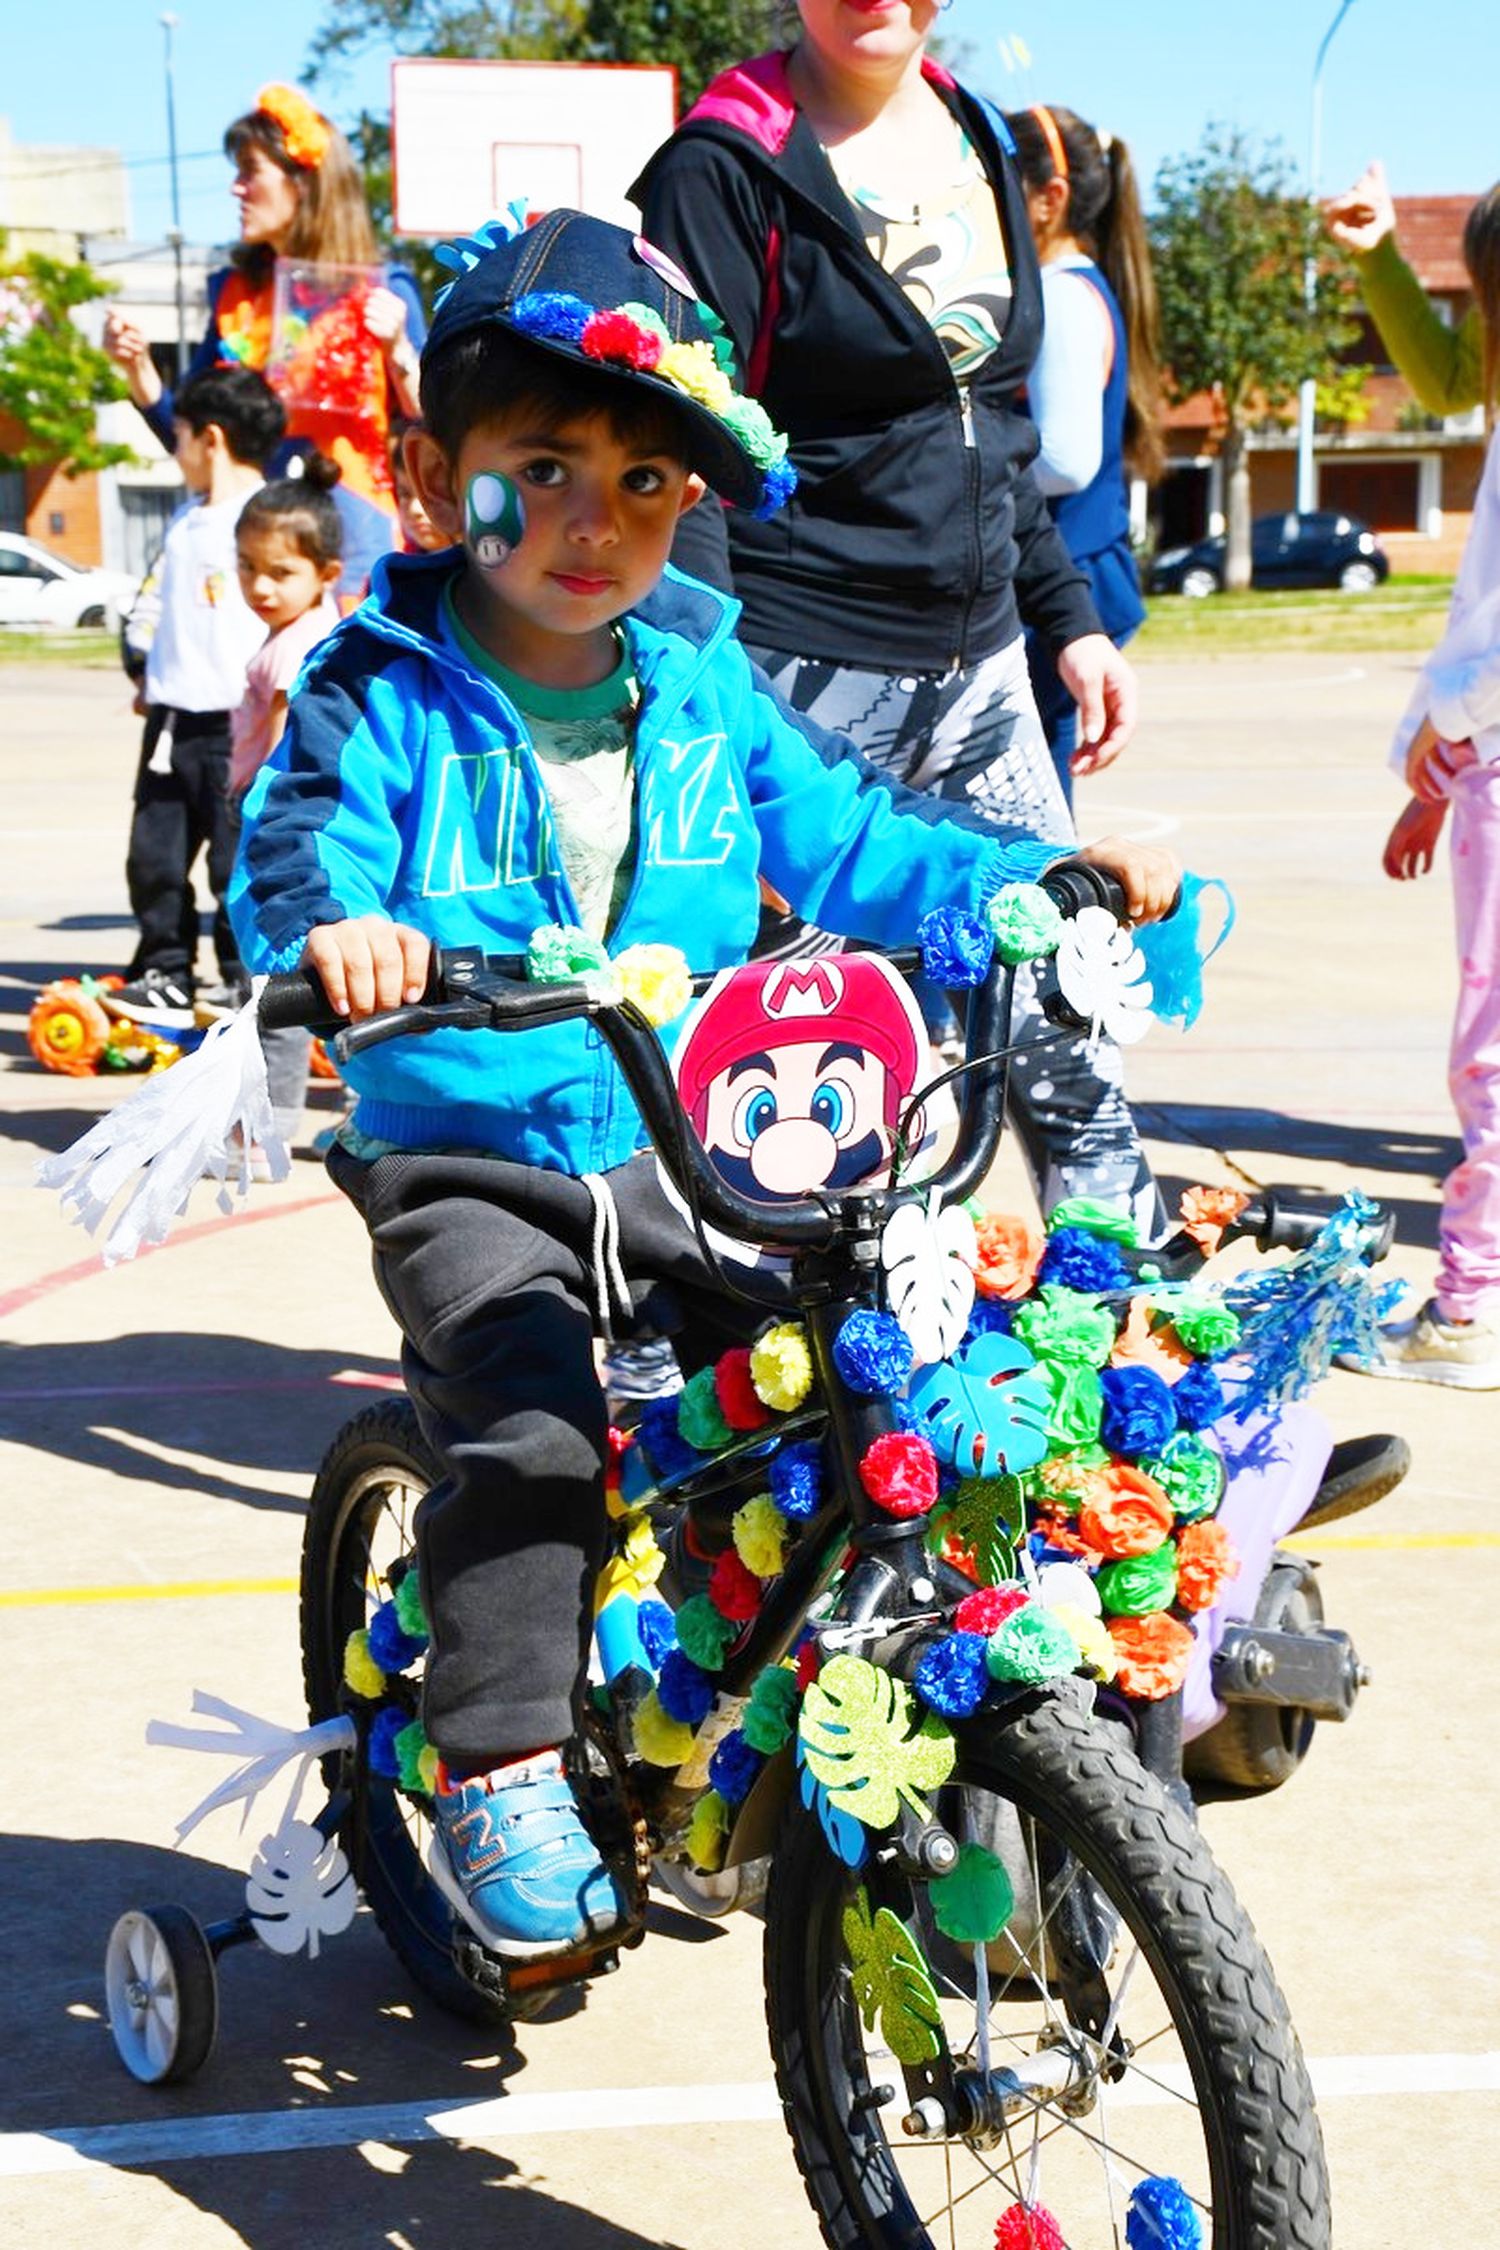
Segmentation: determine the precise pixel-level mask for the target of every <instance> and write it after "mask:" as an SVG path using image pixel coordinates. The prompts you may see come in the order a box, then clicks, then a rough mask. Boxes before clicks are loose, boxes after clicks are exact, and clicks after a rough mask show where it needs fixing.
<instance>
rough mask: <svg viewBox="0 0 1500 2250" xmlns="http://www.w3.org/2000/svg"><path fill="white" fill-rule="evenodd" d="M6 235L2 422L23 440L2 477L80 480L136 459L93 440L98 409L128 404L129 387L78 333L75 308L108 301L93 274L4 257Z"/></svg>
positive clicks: (0, 271)
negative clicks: (38, 474) (48, 470)
mask: <svg viewBox="0 0 1500 2250" xmlns="http://www.w3.org/2000/svg"><path fill="white" fill-rule="evenodd" d="M4 249H5V237H4V236H3V235H0V414H7V415H9V416H10V417H11V418H12V419H13V420H14V421H16V422H18V423H19V424H20V426H21V429H22V431H23V432H24V436H23V440H22V443H21V444H20V445H19V446H16V447H14V448H12V449H11V450H9V451H6V450H3V449H0V469H20V468H30V467H34V466H37V467H40V466H44V465H45V466H48V467H59V468H61V469H62V470H63V472H64V473H65V475H67V476H70V477H76V476H79V475H81V474H82V473H83V472H84V471H85V470H87V469H107V468H110V467H112V466H113V465H114V464H115V463H116V462H118V461H129V460H131V459H133V458H134V456H133V455H132V453H131V450H130V447H129V446H128V445H105V444H102V443H101V442H100V440H99V439H98V438H97V437H96V436H95V434H94V409H95V407H96V406H102V405H104V404H105V403H106V402H107V401H109V400H111V399H117V398H123V397H124V396H125V385H124V382H123V380H122V379H121V377H120V375H119V374H118V373H117V371H116V369H115V368H114V367H113V366H112V365H111V363H110V361H109V360H108V359H106V358H105V356H104V354H103V352H102V351H100V350H99V348H98V346H97V345H96V344H91V343H90V342H89V340H88V338H87V337H86V336H85V335H84V334H83V332H82V331H81V330H80V329H79V328H77V327H75V326H74V323H73V319H72V313H73V310H74V308H75V306H78V305H87V304H90V303H92V301H93V300H94V299H95V298H97V297H103V296H107V295H108V294H109V290H108V285H107V284H106V283H104V282H101V281H99V280H98V279H97V278H96V276H95V275H94V274H93V273H92V272H91V271H90V270H89V268H88V267H87V266H83V265H73V264H69V263H67V262H65V261H64V260H62V259H58V258H44V257H43V256H42V255H41V254H40V252H38V251H35V250H31V251H28V252H27V253H26V255H25V256H24V257H21V258H7V257H5V256H4Z"/></svg>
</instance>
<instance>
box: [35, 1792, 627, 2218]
mask: <svg viewBox="0 0 1500 2250" xmlns="http://www.w3.org/2000/svg"><path fill="white" fill-rule="evenodd" d="M190 1787H191V1784H190ZM242 1895H243V1877H242V1876H240V1875H238V1874H237V1873H236V1872H235V1871H234V1870H232V1869H228V1868H224V1867H217V1866H214V1865H212V1864H211V1863H209V1862H207V1861H205V1860H201V1859H197V1858H194V1857H193V1856H192V1855H191V1854H190V1853H179V1852H171V1851H167V1850H162V1849H157V1848H155V1847H152V1846H150V1845H144V1844H134V1843H124V1842H119V1841H115V1840H112V1839H109V1838H87V1839H81V1840H78V1841H74V1842H67V1841H63V1840H61V1839H58V1838H52V1837H45V1836H31V1835H25V1836H16V1835H12V1836H9V1837H6V1838H4V1839H0V1900H3V1901H4V1905H3V1909H0V1975H3V1978H4V1982H5V1987H6V1991H7V1994H8V1998H9V2001H10V2025H9V2029H8V2032H7V2038H6V2047H7V2062H8V2064H9V2066H10V2067H9V2068H8V2070H7V2072H6V2086H5V2091H4V2093H3V2095H0V2129H4V2130H6V2131H10V2132H31V2133H39V2134H47V2133H49V2132H50V2133H55V2134H58V2135H66V2134H68V2133H71V2132H76V2131H78V2130H79V2129H80V2128H90V2127H98V2126H116V2127H119V2126H125V2127H129V2126H136V2125H138V2126H152V2125H170V2124H173V2123H175V2122H177V2121H179V2120H182V2119H189V2118H199V2117H210V2118H218V2117H229V2118H232V2117H233V2116H234V2115H236V2114H237V2113H241V2112H249V2113H254V2114H256V2115H262V2114H264V2113H266V2112H273V2113H274V2112H276V2111H279V2110H285V2109H296V2110H298V2111H302V2112H309V2111H318V2110H337V2109H341V2108H358V2107H363V2106H365V2105H367V2104H375V2103H400V2104H409V2103H413V2102H420V2103H423V2104H430V2105H431V2106H432V2107H433V2108H434V2109H441V2108H443V2107H445V2106H450V2105H451V2106H454V2107H457V2106H459V2105H463V2104H467V2103H470V2102H475V2101H486V2100H492V2099H494V2098H496V2097H497V2096H502V2095H503V2093H504V2091H505V2088H506V2086H507V2084H508V2083H509V2082H510V2081H511V2080H512V2079H513V2078H514V2077H515V2076H516V2075H517V2074H518V2073H520V2072H522V2071H524V2069H525V2067H526V2063H525V2057H524V2055H522V2054H521V2053H520V2051H519V2050H518V2048H517V2046H516V2044H515V2041H514V2037H513V2035H512V2034H511V2033H510V2031H509V2030H506V2029H501V2028H497V2027H494V2026H474V2025H470V2024H465V2023H461V2022H459V2021H458V2020H457V2019H455V2018H453V2017H449V2016H444V2015H442V2014H441V2013H440V2012H439V2011H438V2010H436V2009H435V2008H433V2007H432V2006H431V2005H430V2004H429V2003H427V2002H426V2001H424V2000H423V1999H422V1998H421V1996H420V1995H419V1994H417V1993H416V1991H415V1989H414V1988H413V1987H412V1986H411V1985H410V1984H409V1983H408V1981H407V1979H406V1977H405V1976H404V1974H403V1972H402V1971H401V1969H400V1967H399V1966H398V1964H397V1963H396V1962H395V1960H394V1959H393V1957H392V1956H391V1954H390V1953H389V1952H388V1951H387V1949H386V1947H385V1944H384V1942H383V1940H382V1939H381V1937H380V1936H379V1933H378V1931H377V1930H376V1929H375V1927H374V1924H373V1922H372V1921H371V1920H370V1917H369V1916H368V1915H367V1914H363V1913H362V1914H361V1915H360V1916H359V1918H358V1919H357V1921H356V1923H355V1925H354V1927H353V1929H351V1930H350V1931H348V1932H347V1933H346V1934H345V1935H344V1936H343V1937H341V1938H338V1939H336V1940H334V1941H332V1942H329V1943H326V1944H325V1946H324V1948H323V1950H322V1951H321V1952H320V1954H319V1956H318V1959H317V1960H316V1961H309V1960H308V1959H306V1958H305V1957H303V1958H299V1959H298V1960H297V1961H295V1962H290V1961H285V1960H278V1959H276V1958H275V1957H274V1956H272V1955H270V1954H269V1953H267V1952H265V1951H264V1950H263V1949H262V1948H260V1947H259V1946H253V1945H252V1946H245V1947H243V1948H240V1949H236V1950H235V1951H233V1952H231V1953H230V1954H228V1955H227V1956H226V1957H225V1958H224V1960H223V1962H222V1963H221V1965H220V1976H219V1986H220V2028H219V2038H218V2042H217V2044H216V2046H215V2048H214V2050H213V2052H212V2053H211V2054H210V2056H209V2058H208V2061H207V2062H206V2064H205V2065H204V2068H203V2070H202V2072H201V2073H200V2074H199V2076H198V2077H197V2078H195V2079H192V2080H190V2081H189V2082H188V2083H187V2084H185V2085H181V2086H175V2087H162V2088H150V2087H144V2086H138V2085H137V2084H136V2083H135V2082H134V2080H133V2079H131V2078H130V2077H129V2076H128V2075H127V2073H126V2072H125V2070H124V2068H123V2067H122V2065H121V2064H120V2062H119V2059H118V2057H117V2055H116V2054H115V2050H114V2046H113V2042H112V2041H111V2039H110V2036H109V2030H108V2025H107V2022H106V2019H105V2014H104V2007H103V1965H104V1953H105V1946H106V1943H107V1941H108V1937H109V1932H110V1929H111V1928H112V1926H113V1924H114V1922H115V1920H116V1918H117V1917H118V1916H119V1915H120V1914H121V1913H123V1912H124V1911H125V1910H126V1909H127V1908H128V1907H146V1908H150V1907H152V1906H156V1905H160V1904H161V1903H163V1902H164V1901H174V1902H176V1903H178V1904H181V1905H184V1906H186V1907H188V1908H189V1909H190V1910H191V1911H192V1912H193V1913H195V1914H196V1915H197V1916H198V1919H199V1920H200V1922H203V1923H208V1922H211V1921H214V1920H217V1919H220V1918H223V1917H226V1916H228V1915H230V1914H233V1913H235V1912H237V1910H238V1908H239V1906H240V1904H241V1902H242ZM527 2036H529V2037H530V2038H531V2039H533V2040H539V2039H544V2038H545V2036H546V2033H545V2029H544V2028H540V2027H532V2028H531V2029H530V2030H529V2032H528V2033H527ZM131 2169H133V2170H136V2171H138V2172H140V2173H143V2174H146V2175H149V2176H150V2177H153V2178H156V2179H159V2180H161V2181H162V2182H164V2183H165V2184H166V2185H168V2186H169V2187H170V2188H171V2190H172V2192H173V2193H174V2194H175V2195H177V2196H180V2197H181V2198H182V2199H183V2201H185V2202H187V2203H190V2204H193V2205H196V2206H197V2207H198V2208H199V2209H200V2210H202V2211H205V2212H208V2213H211V2214H213V2215H214V2216H215V2217H216V2218H218V2219H220V2220H221V2221H222V2222H223V2223H224V2224H225V2226H226V2227H228V2228H230V2229H231V2230H233V2231H232V2238H233V2239H234V2240H236V2241H239V2242H242V2243H244V2244H245V2245H247V2250H307V2245H308V2244H309V2243H317V2244H319V2245H321V2246H324V2250H355V2246H356V2245H359V2246H363V2245H365V2244H380V2243H404V2244H407V2245H409V2246H410V2250H421V2245H423V2244H431V2245H433V2246H434V2250H436V2246H437V2245H441V2250H494V2245H495V2244H496V2243H497V2242H500V2241H503V2242H504V2243H505V2244H506V2246H507V2250H671V2246H670V2244H668V2243H665V2242H664V2238H663V2237H662V2236H660V2235H659V2234H655V2233H653V2234H651V2235H649V2236H647V2235H641V2234H637V2233H635V2232H634V2231H633V2230H631V2229H629V2228H624V2227H620V2226H617V2225H615V2224H614V2223H613V2222H612V2221H610V2220H608V2219H602V2218H597V2217H595V2216H593V2215H592V2214H591V2213H589V2212H588V2211H585V2210H581V2209H580V2208H578V2207H577V2206H576V2205H574V2204H569V2203H565V2202H563V2201H561V2200H560V2199H559V2198H557V2197H556V2196H554V2195H551V2194H548V2193H545V2192H539V2191H538V2189H537V2187H536V2185H535V2184H534V2181H533V2179H532V2178H530V2177H528V2176H527V2173H526V2171H523V2168H522V2166H521V2165H520V2164H519V2163H517V2162H516V2161H515V2160H514V2159H513V2158H511V2157H508V2156H505V2155H503V2154H500V2153H498V2152H495V2151H493V2150H489V2149H481V2148H472V2147H466V2146H464V2145H462V2144H461V2143H448V2142H415V2143H374V2144H361V2145H350V2146H348V2147H335V2148H328V2149H315V2150H308V2151H295V2152H287V2153H277V2154H271V2155H254V2154H251V2153H248V2152H237V2151H236V2150H235V2147H234V2142H233V2134H232V2130H231V2131H230V2132H228V2133H227V2134H226V2146H225V2148H224V2150H223V2153H219V2154H216V2155H214V2156H212V2157H204V2158H199V2159H196V2160H191V2161H184V2160H183V2159H181V2158H180V2157H178V2158H173V2159H170V2160H164V2161H161V2162H153V2163H146V2164H143V2165H139V2166H134V2167H131ZM502 2197H503V2198H504V2200H503V2201H502V2200H501V2198H502ZM648 2223H649V2222H648Z"/></svg>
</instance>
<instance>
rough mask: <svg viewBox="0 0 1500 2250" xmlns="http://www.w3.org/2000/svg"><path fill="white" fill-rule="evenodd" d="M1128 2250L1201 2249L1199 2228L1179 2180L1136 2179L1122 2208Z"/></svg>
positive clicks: (1159, 2176)
mask: <svg viewBox="0 0 1500 2250" xmlns="http://www.w3.org/2000/svg"><path fill="white" fill-rule="evenodd" d="M1125 2240H1126V2242H1127V2243H1128V2244H1129V2250H1202V2243H1203V2227H1202V2223H1201V2222H1200V2220H1199V2217H1198V2214H1197V2212H1196V2211H1195V2210H1194V2209H1193V2202H1192V2198H1191V2196H1190V2195H1189V2194H1188V2192H1187V2189H1186V2188H1185V2187H1184V2186H1183V2184H1182V2182H1181V2180H1174V2179H1173V2178H1171V2176H1170V2175H1169V2174H1167V2173H1162V2172H1159V2173H1157V2174H1156V2176H1155V2177H1154V2178H1152V2179H1147V2180H1138V2181H1137V2182H1136V2184H1135V2186H1134V2187H1133V2188H1132V2189H1131V2191H1130V2201H1129V2203H1128V2204H1127V2205H1126V2207H1125Z"/></svg>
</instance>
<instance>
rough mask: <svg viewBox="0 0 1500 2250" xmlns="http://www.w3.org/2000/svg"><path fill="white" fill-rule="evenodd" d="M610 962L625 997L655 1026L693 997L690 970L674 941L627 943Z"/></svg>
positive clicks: (681, 1008)
mask: <svg viewBox="0 0 1500 2250" xmlns="http://www.w3.org/2000/svg"><path fill="white" fill-rule="evenodd" d="M613 965H614V970H615V974H616V975H617V976H618V978H619V980H620V988H621V990H622V991H623V993H624V995H625V997H626V999H627V1000H629V1001H631V1002H632V1003H633V1004H634V1006H636V1007H637V1008H639V1009H640V1011H641V1014H642V1015H643V1016H644V1017H645V1019H646V1021H647V1023H649V1024H655V1025H656V1026H657V1028H658V1029H660V1027H661V1026H662V1025H663V1024H664V1023H671V1022H672V1020H673V1018H674V1017H676V1016H680V1015H681V1014H682V1011H683V1009H684V1008H685V1007H686V1006H687V1004H688V1002H689V1001H690V1000H691V999H692V997H693V972H692V970H691V969H690V968H689V967H688V965H687V959H686V956H685V955H683V954H681V953H679V952H678V950H677V948H676V946H675V945H627V946H626V948H625V950H624V952H623V953H617V954H616V955H615V958H614V964H613Z"/></svg>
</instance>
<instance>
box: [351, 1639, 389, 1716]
mask: <svg viewBox="0 0 1500 2250" xmlns="http://www.w3.org/2000/svg"><path fill="white" fill-rule="evenodd" d="M344 1685H345V1687H347V1688H348V1689H349V1691H350V1693H351V1694H353V1695H358V1696H363V1698H364V1699H365V1701H366V1702H367V1703H374V1702H376V1701H378V1699H379V1698H380V1697H381V1696H382V1695H384V1693H385V1674H384V1672H382V1671H381V1669H380V1666H379V1665H378V1664H377V1663H376V1661H375V1659H374V1657H373V1656H372V1655H371V1654H370V1636H369V1634H368V1633H367V1632H366V1630H365V1628H364V1626H363V1625H361V1626H360V1627H359V1629H358V1631H357V1632H353V1633H351V1634H350V1635H349V1638H348V1640H347V1641H345V1643H344Z"/></svg>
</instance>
